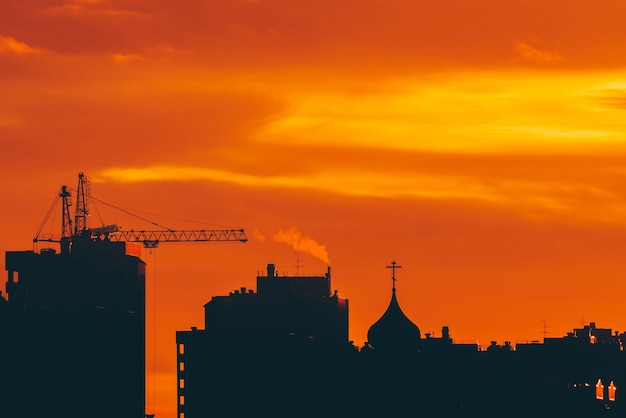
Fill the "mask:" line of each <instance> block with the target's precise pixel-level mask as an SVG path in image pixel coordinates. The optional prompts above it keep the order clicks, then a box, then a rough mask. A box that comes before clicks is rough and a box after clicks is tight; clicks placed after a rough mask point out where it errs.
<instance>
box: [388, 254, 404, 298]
mask: <svg viewBox="0 0 626 418" xmlns="http://www.w3.org/2000/svg"><path fill="white" fill-rule="evenodd" d="M396 264H397V263H396V262H395V261H392V262H391V265H390V266H385V267H386V268H388V269H391V291H392V292H395V291H396V269H401V268H402V266H397V265H396Z"/></svg>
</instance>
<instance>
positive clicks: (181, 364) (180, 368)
mask: <svg viewBox="0 0 626 418" xmlns="http://www.w3.org/2000/svg"><path fill="white" fill-rule="evenodd" d="M178 370H180V371H181V372H184V371H185V362H184V361H181V362H180V363H178Z"/></svg>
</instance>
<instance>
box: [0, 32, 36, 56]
mask: <svg viewBox="0 0 626 418" xmlns="http://www.w3.org/2000/svg"><path fill="white" fill-rule="evenodd" d="M1 52H8V53H13V54H35V53H37V52H39V50H38V49H36V48H32V47H30V46H28V45H27V44H25V43H24V42H19V41H16V40H15V39H13V38H12V37H10V36H0V53H1Z"/></svg>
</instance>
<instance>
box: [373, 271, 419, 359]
mask: <svg viewBox="0 0 626 418" xmlns="http://www.w3.org/2000/svg"><path fill="white" fill-rule="evenodd" d="M392 265H393V266H394V267H393V268H394V270H395V268H397V267H395V262H394V263H392ZM392 279H393V280H394V286H393V288H392V293H391V301H390V302H389V307H388V308H387V310H386V311H385V313H384V314H383V315H382V316H381V317H380V318H379V319H378V321H376V322H375V323H374V324H372V326H371V327H370V328H369V330H368V331H367V340H368V341H367V342H368V343H369V345H370V346H372V348H374V350H376V351H394V352H399V351H404V352H411V351H417V349H418V348H419V344H420V337H421V334H420V329H419V328H418V326H417V325H415V324H414V323H413V322H411V320H410V319H409V318H408V317H407V316H406V315H405V314H404V312H402V309H400V305H399V304H398V299H397V298H396V288H395V275H394V277H392Z"/></svg>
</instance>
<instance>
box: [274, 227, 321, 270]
mask: <svg viewBox="0 0 626 418" xmlns="http://www.w3.org/2000/svg"><path fill="white" fill-rule="evenodd" d="M274 241H276V242H282V243H285V244H287V245H289V246H290V247H291V248H293V249H294V250H296V251H300V252H303V253H307V254H310V255H312V256H313V257H317V258H319V259H320V260H322V261H323V262H325V263H326V264H330V259H329V258H328V251H326V247H325V246H324V245H321V244H319V243H318V242H317V241H315V240H314V239H312V238H309V237H307V236H304V235H302V233H301V232H300V231H298V228H295V227H293V228H290V229H288V230H286V231H285V230H283V229H282V228H281V229H280V230H279V231H278V232H277V233H276V234H275V235H274Z"/></svg>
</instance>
